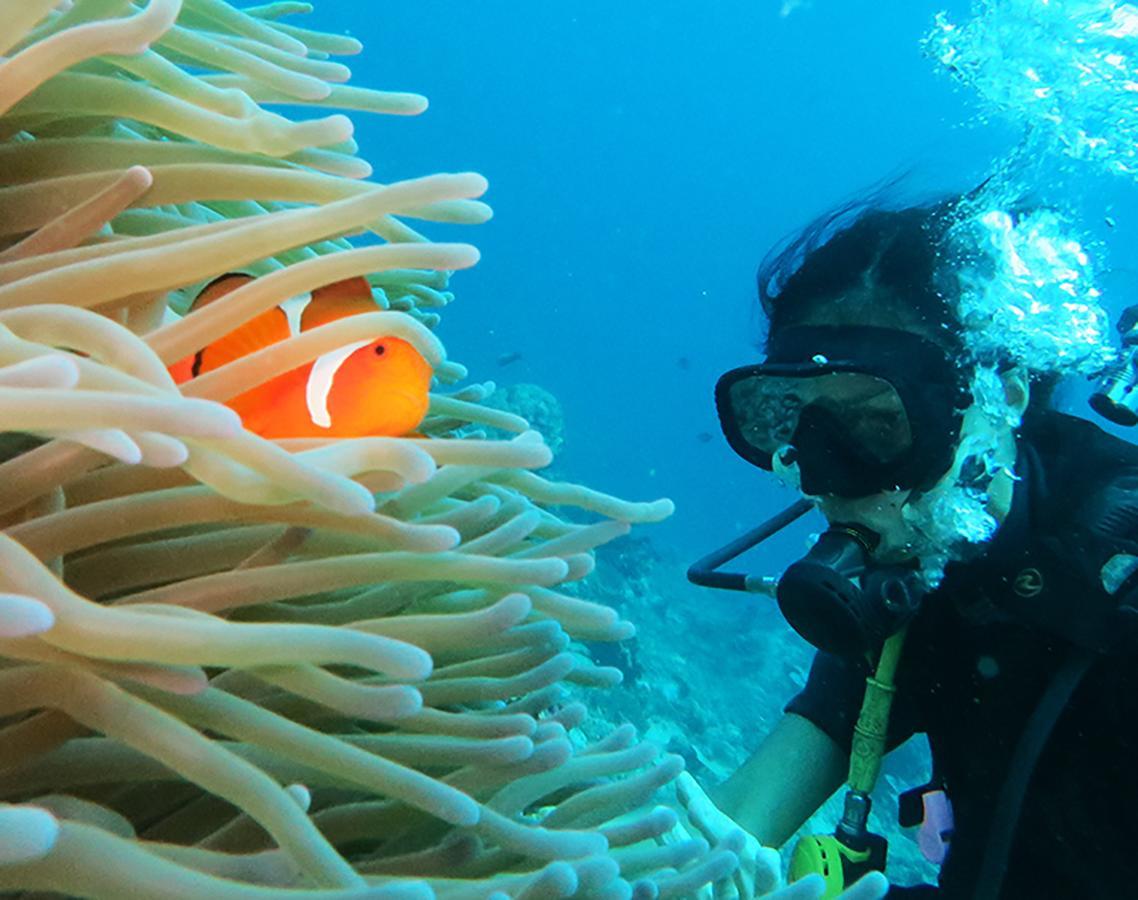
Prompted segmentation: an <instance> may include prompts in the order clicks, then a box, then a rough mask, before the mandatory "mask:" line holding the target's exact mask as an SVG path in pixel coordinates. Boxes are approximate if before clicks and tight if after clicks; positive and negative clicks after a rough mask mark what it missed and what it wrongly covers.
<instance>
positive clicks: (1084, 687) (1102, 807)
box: [787, 413, 1138, 900]
mask: <svg viewBox="0 0 1138 900" xmlns="http://www.w3.org/2000/svg"><path fill="white" fill-rule="evenodd" d="M1017 474H1019V475H1020V476H1021V477H1022V480H1021V481H1019V482H1018V483H1017V484H1016V488H1015V493H1014V497H1013V502H1012V507H1011V511H1010V513H1009V515H1008V518H1007V520H1006V521H1005V522H1004V524H1003V525H1002V526H1001V528H1000V530H999V531H998V532H997V534H996V536H995V537H994V538H993V540H992V542H991V543H990V544H989V545H988V546H987V548H986V550H985V552H984V553H983V555H982V556H980V557H978V558H977V559H974V560H971V561H969V562H962V563H956V564H953V565H951V566H950V567H949V568H948V570H947V571H946V574H945V579H944V581H943V582H942V584H941V586H940V587H939V588H938V589H937V590H936V591H935V592H934V593H932V594H930V595H929V596H928V597H927V598H926V599H925V602H924V605H923V606H922V609H921V611H920V613H919V614H918V616H917V617H916V619H915V620H914V622H913V624H912V626H911V628H910V631H909V636H908V638H907V640H906V643H905V647H904V651H903V654H902V658H901V662H900V665H899V667H898V671H897V681H896V683H897V686H898V692H897V695H896V700H895V702H894V706H893V715H892V719H891V722H890V746H896V745H897V744H899V743H901V742H902V741H904V740H905V739H907V738H908V737H909V736H910V735H912V734H914V733H918V732H924V733H926V734H927V735H928V737H929V742H930V745H931V747H932V751H933V755H934V759H935V761H936V768H937V770H938V772H939V773H941V774H942V775H943V777H944V779H945V781H946V783H947V790H948V793H949V795H950V797H951V800H952V804H953V808H954V813H955V820H956V833H955V836H954V837H953V840H952V844H951V849H950V851H949V857H948V859H947V860H946V862H945V864H944V866H943V867H942V869H941V875H940V888H939V890H936V889H932V888H928V889H925V890H923V891H914V892H908V891H901V890H898V889H894V890H893V891H891V893H890V896H898V897H901V896H935V897H938V898H941V897H944V898H971V897H973V896H975V891H976V887H977V885H976V881H977V879H978V872H979V869H980V867H981V860H982V858H983V856H984V852H985V846H986V844H987V841H988V836H989V825H990V823H991V821H992V816H993V807H994V804H995V802H996V798H997V796H998V794H999V791H1000V788H1001V785H1002V784H1003V782H1004V780H1005V777H1006V775H1007V772H1008V768H1009V762H1010V758H1011V755H1012V753H1013V750H1014V748H1015V746H1016V743H1017V741H1018V740H1019V737H1020V735H1021V733H1022V731H1023V729H1024V724H1025V722H1026V721H1027V718H1028V717H1029V716H1030V715H1031V713H1032V710H1033V709H1034V708H1035V706H1036V703H1037V701H1038V699H1039V697H1040V695H1041V694H1042V692H1043V691H1044V690H1045V688H1046V686H1047V684H1048V682H1049V680H1050V679H1051V678H1052V676H1053V674H1054V673H1055V671H1056V670H1057V669H1058V668H1059V666H1060V665H1061V664H1062V663H1063V661H1064V660H1065V659H1066V658H1067V657H1068V656H1069V655H1070V653H1071V652H1072V646H1073V644H1077V643H1081V644H1083V645H1084V646H1088V645H1092V646H1096V647H1097V649H1099V650H1101V651H1102V652H1101V653H1099V654H1097V655H1096V658H1095V661H1094V663H1093V664H1092V666H1091V668H1090V669H1089V670H1088V671H1087V673H1086V675H1085V676H1084V677H1083V679H1082V682H1081V683H1080V684H1079V686H1078V688H1077V691H1076V693H1075V694H1074V696H1073V697H1072V700H1071V702H1070V703H1069V704H1068V706H1067V707H1066V709H1064V711H1063V713H1062V715H1061V716H1060V718H1059V719H1058V721H1057V723H1056V725H1055V728H1054V731H1053V733H1052V735H1051V737H1050V740H1049V741H1048V742H1047V744H1046V747H1045V749H1044V750H1043V753H1042V755H1041V756H1040V757H1039V760H1038V763H1037V765H1036V767H1035V771H1034V774H1033V776H1032V779H1031V781H1030V783H1029V785H1028V789H1027V794H1026V797H1025V799H1024V802H1023V805H1022V811H1021V814H1020V818H1019V824H1018V828H1017V830H1016V831H1015V837H1014V841H1013V843H1012V845H1011V850H1010V854H1009V856H1008V866H1007V872H1006V876H1005V878H1004V882H1003V889H1002V891H1001V893H1000V897H1002V898H1016V900H1019V898H1025V900H1036V898H1067V897H1070V898H1079V900H1091V898H1112V900H1113V898H1135V897H1138V640H1135V639H1134V638H1135V636H1136V635H1138V630H1135V629H1134V628H1133V627H1132V625H1131V624H1130V623H1131V622H1132V621H1133V617H1129V616H1128V615H1127V614H1125V613H1119V612H1118V608H1119V606H1120V605H1121V606H1123V607H1125V606H1127V605H1128V604H1129V603H1134V604H1135V605H1138V587H1134V588H1132V587H1131V585H1132V583H1134V582H1138V578H1132V579H1130V580H1129V581H1127V582H1126V583H1124V585H1123V586H1122V587H1121V588H1119V589H1117V593H1116V594H1115V595H1114V596H1111V595H1110V594H1108V593H1107V591H1106V590H1105V589H1104V588H1103V587H1102V580H1101V574H1100V570H1101V568H1102V565H1103V563H1105V562H1106V561H1107V560H1108V559H1110V558H1112V557H1114V556H1115V554H1117V553H1125V552H1127V551H1129V552H1132V553H1134V554H1136V555H1138V447H1136V446H1134V445H1131V444H1129V443H1127V442H1125V441H1122V440H1119V439H1117V438H1114V437H1112V436H1110V435H1108V434H1106V433H1105V432H1103V431H1102V430H1101V429H1099V428H1098V427H1096V426H1094V425H1092V424H1091V423H1089V422H1086V421H1084V420H1081V419H1076V418H1073V417H1070V416H1064V415H1060V414H1058V413H1044V414H1041V415H1039V416H1038V417H1037V418H1036V419H1035V420H1034V421H1032V422H1031V424H1025V426H1024V428H1023V430H1022V433H1021V436H1020V454H1019V459H1018V461H1017ZM1072 638H1074V640H1072ZM867 671H868V665H867V664H865V663H863V662H862V661H860V660H855V661H850V660H843V659H840V658H837V657H834V656H829V655H827V654H824V653H819V654H818V655H817V657H816V658H815V661H814V665H813V667H812V669H811V671H810V677H809V680H808V682H807V685H806V687H805V688H804V689H803V691H802V692H801V693H800V694H799V695H798V696H796V697H795V698H794V699H793V700H792V701H791V702H790V704H789V705H788V706H787V709H788V711H790V712H794V713H797V714H799V715H801V716H804V717H805V718H807V719H809V720H811V721H812V722H814V723H815V724H817V725H818V726H819V727H820V728H821V729H822V730H823V731H825V732H826V733H827V734H829V735H830V736H831V737H833V738H834V739H835V740H836V741H837V742H838V743H839V744H840V745H842V746H843V747H845V748H846V749H847V750H848V748H849V746H850V738H851V734H852V729H853V724H854V721H855V719H856V718H857V713H858V710H859V708H860V704H861V698H862V694H863V690H864V685H865V676H866V674H867ZM882 812H884V810H882Z"/></svg>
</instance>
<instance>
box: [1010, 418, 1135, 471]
mask: <svg viewBox="0 0 1138 900" xmlns="http://www.w3.org/2000/svg"><path fill="white" fill-rule="evenodd" d="M1021 435H1022V437H1023V439H1024V440H1026V442H1027V443H1028V444H1029V445H1030V446H1031V447H1032V448H1033V449H1034V450H1035V452H1036V453H1037V454H1038V455H1039V456H1040V458H1041V459H1042V461H1043V462H1044V463H1045V464H1046V465H1047V467H1048V468H1052V469H1058V470H1067V471H1068V472H1069V473H1070V475H1072V476H1078V477H1077V478H1076V480H1077V481H1082V480H1084V479H1090V480H1098V479H1100V478H1106V477H1109V476H1111V475H1113V474H1115V473H1116V472H1117V471H1118V470H1120V469H1122V470H1127V469H1133V470H1135V471H1138V444H1134V443H1132V442H1130V441H1128V440H1125V439H1124V438H1121V437H1118V436H1117V435H1114V434H1111V433H1110V432H1108V431H1106V430H1105V429H1103V428H1102V427H1101V426H1099V425H1098V424H1096V423H1095V422H1092V421H1090V420H1089V419H1083V418H1080V417H1079V416H1073V415H1070V414H1069V413H1064V412H1060V411H1059V410H1054V409H1048V410H1043V411H1040V412H1037V413H1035V414H1033V415H1031V416H1029V417H1028V418H1026V419H1025V420H1024V424H1023V428H1022V430H1021ZM1056 474H1058V473H1056Z"/></svg>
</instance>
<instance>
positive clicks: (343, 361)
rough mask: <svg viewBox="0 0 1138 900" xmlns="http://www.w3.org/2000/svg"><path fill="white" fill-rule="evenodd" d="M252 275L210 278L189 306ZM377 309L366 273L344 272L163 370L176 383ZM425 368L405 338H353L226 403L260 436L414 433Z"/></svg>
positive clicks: (423, 398) (427, 374)
mask: <svg viewBox="0 0 1138 900" xmlns="http://www.w3.org/2000/svg"><path fill="white" fill-rule="evenodd" d="M252 280H253V277H252V276H251V275H244V274H240V273H229V274H227V275H222V276H221V277H219V278H216V279H214V280H213V281H212V282H210V283H209V284H208V285H206V287H205V288H204V289H203V290H202V292H201V293H200V294H199V295H198V296H197V297H196V298H195V300H194V302H193V304H192V305H191V306H190V312H191V313H192V312H193V311H194V310H195V309H201V308H203V307H205V306H207V305H209V304H210V303H213V302H215V301H217V300H219V299H220V298H222V297H224V296H225V295H226V294H229V293H231V292H232V291H235V290H237V288H239V287H241V286H242V285H245V284H248V283H249V282H250V281H252ZM377 311H378V307H377V306H376V303H375V300H374V299H373V298H372V294H371V286H370V285H369V284H368V282H367V279H365V278H362V277H357V278H347V279H344V280H343V281H337V282H335V283H333V284H328V285H324V286H323V287H320V288H317V289H316V290H314V291H312V292H311V293H306V294H299V295H298V296H296V297H290V298H289V299H288V300H286V301H285V302H284V303H282V304H280V305H279V306H276V307H274V308H272V309H269V310H266V311H265V312H263V313H261V315H259V316H256V317H255V318H252V319H250V320H249V321H248V322H245V323H244V324H242V325H241V326H239V327H238V328H236V329H234V330H233V331H231V332H230V333H229V334H227V335H225V336H224V337H221V338H218V339H217V340H216V341H214V342H213V343H212V344H210V345H209V346H208V347H204V348H202V349H201V350H199V351H198V352H197V353H195V354H193V355H191V356H187V357H186V358H185V359H182V360H179V361H178V362H177V363H175V364H174V365H172V366H170V369H169V371H170V374H171V375H172V376H173V378H174V381H175V382H176V383H178V384H182V383H184V382H186V381H189V380H190V379H192V378H195V377H197V376H198V375H202V374H204V373H206V372H210V371H213V370H214V369H218V368H220V367H221V366H224V365H225V364H226V363H230V362H233V361H234V360H237V359H240V358H242V357H244V356H248V355H249V354H251V353H255V352H256V351H258V350H261V349H263V348H265V347H268V346H269V345H271V344H275V343H279V342H280V341H284V340H287V339H288V338H290V337H293V336H295V335H298V334H300V333H301V332H304V331H310V330H312V329H313V328H317V327H319V326H321V325H325V324H327V323H329V322H334V321H337V320H338V319H342V318H344V317H345V316H351V315H358V314H360V313H364V312H377ZM431 375H432V369H431V365H430V363H428V362H427V361H426V360H425V359H424V358H423V356H422V355H421V354H420V353H419V351H418V350H416V349H415V348H414V347H412V346H411V344H409V343H407V341H404V340H402V339H400V338H395V337H384V338H378V339H377V340H374V341H356V342H355V343H352V344H348V345H347V346H344V347H340V348H338V349H336V350H332V351H330V352H328V353H325V354H324V355H323V356H320V357H318V358H317V359H315V360H313V361H312V362H309V363H306V364H305V365H303V366H300V367H298V368H296V369H292V370H291V371H288V372H283V373H281V374H280V375H277V376H276V377H275V378H272V379H270V380H269V381H266V382H265V383H264V384H260V385H257V387H255V388H252V389H251V390H248V391H246V392H245V393H243V394H239V395H238V396H236V397H233V398H231V399H229V400H227V401H225V405H226V406H228V407H230V408H231V409H233V410H235V411H236V412H237V413H238V415H240V416H241V421H242V422H243V423H244V425H245V427H246V428H247V429H249V431H252V432H253V433H254V434H258V435H260V436H261V437H264V438H296V437H338V438H345V437H366V436H386V437H398V436H401V435H406V434H409V433H411V432H413V431H414V430H415V428H416V427H417V426H418V425H419V423H420V422H421V421H422V420H423V417H424V416H425V415H426V414H427V404H428V402H429V396H428V394H429V390H430V384H431Z"/></svg>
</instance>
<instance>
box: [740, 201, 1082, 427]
mask: <svg viewBox="0 0 1138 900" xmlns="http://www.w3.org/2000/svg"><path fill="white" fill-rule="evenodd" d="M897 184H898V181H897V180H894V181H891V182H888V183H886V184H885V185H884V186H882V187H879V188H877V189H875V190H873V191H871V192H870V193H868V194H867V195H865V196H862V197H861V198H859V199H855V200H852V201H850V202H847V203H844V204H842V205H841V206H839V207H837V208H835V209H833V210H831V211H829V212H827V213H825V214H824V215H822V216H819V217H818V218H817V219H815V220H814V221H813V222H811V223H810V224H809V225H807V226H806V227H805V228H803V229H802V230H801V231H799V232H797V233H796V234H794V235H792V236H791V237H789V238H787V239H784V240H783V241H782V242H780V243H779V244H777V245H776V246H775V247H774V248H773V249H772V250H771V251H770V252H769V253H768V254H767V255H766V257H764V259H763V261H762V263H760V265H759V271H758V274H757V279H758V289H759V303H760V305H761V307H762V312H763V313H764V315H765V318H766V321H767V328H766V333H765V335H764V336H763V340H762V344H763V345H764V348H765V349H769V345H770V341H771V338H772V337H773V336H774V335H776V334H777V333H778V332H779V331H780V330H781V329H783V328H787V327H789V326H793V325H798V324H803V323H806V322H810V323H814V324H819V323H826V322H833V323H835V324H852V323H853V322H855V321H858V318H857V317H858V316H859V315H862V314H864V313H866V312H869V308H868V306H867V305H866V303H868V302H870V301H871V302H872V319H873V323H874V324H881V325H883V326H885V327H896V328H899V329H904V330H906V331H911V332H914V333H916V334H919V335H921V336H922V337H925V338H927V339H930V340H932V341H934V342H935V343H937V344H939V345H940V346H941V347H943V348H944V349H945V350H947V351H948V352H949V353H950V354H952V355H954V356H955V357H957V358H958V359H959V360H960V361H961V362H962V363H963V362H965V361H967V360H969V355H968V353H967V352H966V351H965V346H964V334H963V331H964V329H963V325H962V323H961V321H960V319H959V318H958V316H957V314H956V303H957V300H958V299H959V293H958V292H959V286H958V283H957V281H956V279H955V278H954V277H953V273H952V271H951V270H952V266H953V263H952V260H953V259H954V255H953V254H951V253H949V252H948V251H947V247H946V246H945V244H946V234H947V232H948V230H949V229H950V228H951V226H952V225H953V224H954V223H955V222H956V221H957V218H956V217H957V214H958V212H959V211H960V209H961V203H962V201H964V200H967V199H968V198H969V197H971V196H972V195H973V194H975V193H976V191H978V190H979V189H980V188H981V187H983V184H981V185H980V186H979V187H977V188H976V189H974V190H973V191H971V192H969V193H966V194H952V195H949V196H943V197H940V198H938V199H935V200H931V201H927V202H925V203H921V204H914V205H910V206H905V207H898V206H897V205H896V204H895V203H894V204H891V203H890V200H891V198H892V196H893V194H894V193H895V188H896V187H897ZM1034 205H1036V204H1033V203H1032V202H1031V201H1030V200H1028V199H1025V200H1024V201H1022V208H1032V207H1033V206H1034ZM859 298H860V301H859ZM988 362H995V363H997V364H999V362H998V361H997V360H989V361H988ZM1061 381H1062V377H1061V376H1060V375H1059V374H1057V373H1041V372H1032V378H1031V399H1030V402H1029V405H1028V411H1027V414H1028V415H1029V416H1031V415H1036V414H1038V413H1040V412H1042V411H1044V410H1047V409H1050V408H1051V407H1052V406H1053V405H1054V396H1055V392H1056V390H1057V388H1058V386H1059V384H1060V382H1061Z"/></svg>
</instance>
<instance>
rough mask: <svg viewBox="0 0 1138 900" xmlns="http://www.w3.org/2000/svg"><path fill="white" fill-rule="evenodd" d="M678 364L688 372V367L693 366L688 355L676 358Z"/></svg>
mask: <svg viewBox="0 0 1138 900" xmlns="http://www.w3.org/2000/svg"><path fill="white" fill-rule="evenodd" d="M676 365H677V366H678V367H679V368H681V369H683V370H684V371H685V372H686V371H687V370H688V369H690V368H691V360H690V359H688V358H687V357H686V356H681V357H680V358H679V359H677V360H676Z"/></svg>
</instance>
